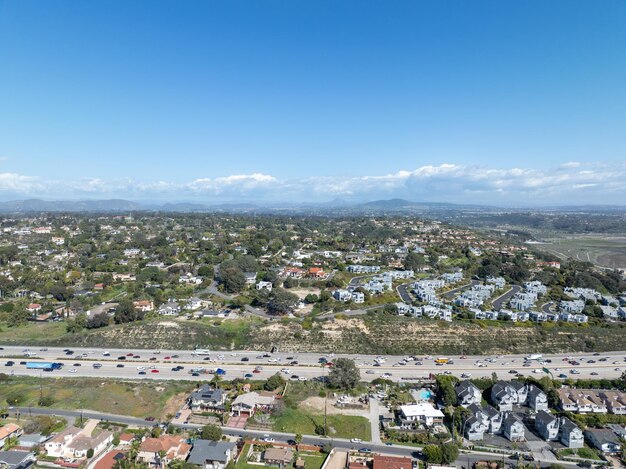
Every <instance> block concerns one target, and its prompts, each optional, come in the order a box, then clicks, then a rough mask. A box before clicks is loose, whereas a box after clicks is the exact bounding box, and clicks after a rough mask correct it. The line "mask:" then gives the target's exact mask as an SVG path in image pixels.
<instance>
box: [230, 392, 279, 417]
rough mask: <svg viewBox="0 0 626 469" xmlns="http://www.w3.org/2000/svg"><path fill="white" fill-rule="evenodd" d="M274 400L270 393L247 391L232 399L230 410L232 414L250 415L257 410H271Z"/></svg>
mask: <svg viewBox="0 0 626 469" xmlns="http://www.w3.org/2000/svg"><path fill="white" fill-rule="evenodd" d="M274 401H275V397H274V394H272V393H265V392H262V393H258V392H247V393H244V394H240V395H239V396H237V397H236V398H235V399H234V400H233V402H232V404H231V410H232V412H233V414H236V415H249V416H250V417H252V416H253V415H254V414H255V412H256V411H258V410H264V411H268V410H271V409H272V408H273V407H274Z"/></svg>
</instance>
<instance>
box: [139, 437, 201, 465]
mask: <svg viewBox="0 0 626 469" xmlns="http://www.w3.org/2000/svg"><path fill="white" fill-rule="evenodd" d="M190 451H191V445H189V444H187V443H186V442H185V439H184V438H182V437H180V436H174V435H161V436H160V437H159V438H145V439H144V440H143V441H142V442H141V445H140V446H139V453H138V454H137V459H139V460H140V461H144V462H145V463H147V464H154V465H157V466H161V467H164V466H166V465H168V464H169V463H170V462H172V461H173V460H175V459H180V460H182V461H184V460H186V459H187V456H189V452H190Z"/></svg>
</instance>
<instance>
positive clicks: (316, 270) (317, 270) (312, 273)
mask: <svg viewBox="0 0 626 469" xmlns="http://www.w3.org/2000/svg"><path fill="white" fill-rule="evenodd" d="M307 275H308V276H309V277H311V278H325V277H326V272H324V269H322V268H321V267H311V268H309V270H308V273H307Z"/></svg>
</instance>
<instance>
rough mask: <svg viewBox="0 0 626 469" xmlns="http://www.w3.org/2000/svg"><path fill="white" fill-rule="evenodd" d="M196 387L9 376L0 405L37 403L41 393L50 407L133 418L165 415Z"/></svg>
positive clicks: (177, 383)
mask: <svg viewBox="0 0 626 469" xmlns="http://www.w3.org/2000/svg"><path fill="white" fill-rule="evenodd" d="M194 388H195V384H192V383H189V382H185V381H161V382H140V381H120V380H112V379H100V378H85V377H82V378H77V379H76V378H56V379H45V380H41V379H39V378H34V377H25V376H21V377H11V378H10V380H9V381H5V382H3V383H2V386H0V405H4V404H5V403H7V404H9V405H17V406H24V407H25V406H30V405H32V406H37V405H38V402H39V398H40V393H41V396H43V397H44V398H47V399H50V401H49V402H50V407H54V408H59V409H68V410H75V409H89V410H93V411H97V412H105V413H112V414H120V415H128V416H132V417H147V416H153V417H156V418H161V417H165V414H166V413H169V412H170V411H171V408H172V406H171V405H169V404H170V403H171V402H173V401H178V400H180V397H181V396H182V395H183V394H184V395H185V396H186V395H187V394H188V393H189V392H190V391H192V390H193V389H194Z"/></svg>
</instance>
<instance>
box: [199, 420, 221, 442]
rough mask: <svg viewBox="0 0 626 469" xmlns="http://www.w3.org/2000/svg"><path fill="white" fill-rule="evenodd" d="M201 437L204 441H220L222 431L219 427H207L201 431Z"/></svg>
mask: <svg viewBox="0 0 626 469" xmlns="http://www.w3.org/2000/svg"><path fill="white" fill-rule="evenodd" d="M200 437H201V438H202V439H203V440H213V441H219V440H221V439H222V429H221V428H220V427H218V426H217V425H211V424H209V425H205V426H204V427H202V429H201V430H200Z"/></svg>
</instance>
